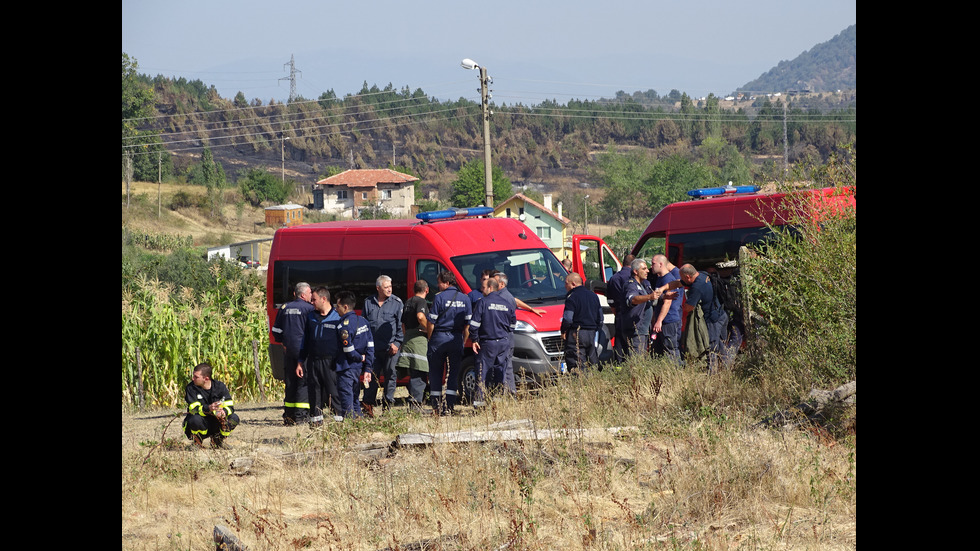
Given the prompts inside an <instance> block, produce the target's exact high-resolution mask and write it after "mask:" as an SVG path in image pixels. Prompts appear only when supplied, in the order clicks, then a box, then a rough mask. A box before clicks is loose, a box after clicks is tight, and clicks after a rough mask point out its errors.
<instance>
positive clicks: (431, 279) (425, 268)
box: [415, 260, 446, 302]
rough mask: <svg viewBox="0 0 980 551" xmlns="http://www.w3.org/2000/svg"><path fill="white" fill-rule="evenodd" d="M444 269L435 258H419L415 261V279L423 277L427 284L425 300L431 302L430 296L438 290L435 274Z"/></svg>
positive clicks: (434, 294)
mask: <svg viewBox="0 0 980 551" xmlns="http://www.w3.org/2000/svg"><path fill="white" fill-rule="evenodd" d="M444 271H446V267H445V266H443V265H442V264H441V263H439V262H437V261H435V260H419V261H418V262H416V263H415V279H417V280H418V279H424V280H425V282H426V283H428V284H429V294H427V295H425V300H427V301H429V302H432V297H434V296H436V293H438V292H439V287H437V286H436V276H438V275H439V272H444Z"/></svg>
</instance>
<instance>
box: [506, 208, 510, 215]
mask: <svg viewBox="0 0 980 551" xmlns="http://www.w3.org/2000/svg"><path fill="white" fill-rule="evenodd" d="M507 218H510V207H507Z"/></svg>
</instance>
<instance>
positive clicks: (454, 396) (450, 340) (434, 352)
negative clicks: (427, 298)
mask: <svg viewBox="0 0 980 551" xmlns="http://www.w3.org/2000/svg"><path fill="white" fill-rule="evenodd" d="M436 285H437V286H438V287H439V293H438V294H437V295H436V296H435V297H434V298H433V299H432V309H431V310H429V322H430V323H429V335H428V336H429V348H428V350H427V351H426V356H427V357H428V360H429V399H430V400H431V404H432V410H433V413H434V414H435V415H442V414H452V413H453V408H454V407H455V406H456V402H457V401H458V400H459V371H460V369H461V368H462V365H463V343H464V342H465V341H466V336H467V334H468V333H469V324H470V318H472V316H473V309H472V308H473V306H472V303H471V302H470V297H468V296H466V293H463V292H462V291H460V290H459V289H458V288H457V287H456V276H454V275H453V274H452V273H451V272H440V273H439V275H438V276H437V277H436ZM447 360H448V361H449V375H448V378H447V380H446V392H445V395H443V391H442V377H443V374H444V372H445V370H444V366H445V364H446V361H447Z"/></svg>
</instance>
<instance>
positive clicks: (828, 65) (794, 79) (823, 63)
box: [739, 24, 857, 92]
mask: <svg viewBox="0 0 980 551" xmlns="http://www.w3.org/2000/svg"><path fill="white" fill-rule="evenodd" d="M855 89H857V25H856V24H855V25H851V26H850V27H848V28H846V29H844V30H843V31H842V32H841V33H840V34H838V35H837V36H835V37H834V38H832V39H831V40H828V41H827V42H824V43H822V44H817V45H816V46H814V47H813V48H812V49H810V50H809V51H806V52H803V53H801V54H800V55H799V56H797V57H796V59H793V60H791V61H780V62H779V64H778V65H776V66H775V67H773V68H772V69H770V70H769V71H768V72H766V73H763V74H762V75H761V76H760V77H759V78H757V79H755V80H753V81H751V82H748V83H746V84H745V85H744V86H742V87H740V88H739V90H746V91H749V92H760V91H761V92H778V91H785V90H810V91H812V92H834V91H836V90H855Z"/></svg>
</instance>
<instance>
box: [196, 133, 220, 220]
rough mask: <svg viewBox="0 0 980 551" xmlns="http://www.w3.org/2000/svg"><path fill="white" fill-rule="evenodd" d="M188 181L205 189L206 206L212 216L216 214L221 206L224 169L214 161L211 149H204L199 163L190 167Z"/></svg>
mask: <svg viewBox="0 0 980 551" xmlns="http://www.w3.org/2000/svg"><path fill="white" fill-rule="evenodd" d="M188 181H190V182H191V183H193V184H198V185H203V186H204V187H205V188H206V189H207V204H208V206H209V208H210V210H211V214H212V215H216V214H218V210H219V207H220V205H221V190H222V189H224V187H225V169H224V167H222V166H221V163H219V162H217V161H215V160H214V155H213V154H212V153H211V148H207V147H206V148H204V153H202V154H201V162H200V163H198V164H196V165H195V166H193V167H191V171H190V175H189V176H188Z"/></svg>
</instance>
